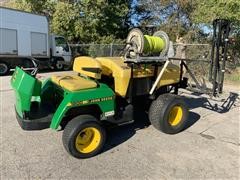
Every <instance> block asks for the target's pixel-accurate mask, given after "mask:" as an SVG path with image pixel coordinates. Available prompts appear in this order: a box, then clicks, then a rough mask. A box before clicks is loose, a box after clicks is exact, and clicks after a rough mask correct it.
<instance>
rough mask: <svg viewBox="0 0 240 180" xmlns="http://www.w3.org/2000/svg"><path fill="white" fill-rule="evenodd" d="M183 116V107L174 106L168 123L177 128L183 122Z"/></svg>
mask: <svg viewBox="0 0 240 180" xmlns="http://www.w3.org/2000/svg"><path fill="white" fill-rule="evenodd" d="M182 116H183V110H182V107H180V106H174V107H173V108H172V109H171V111H170V113H169V116H168V122H169V124H170V125H171V126H177V125H178V124H179V123H180V122H181V120H182Z"/></svg>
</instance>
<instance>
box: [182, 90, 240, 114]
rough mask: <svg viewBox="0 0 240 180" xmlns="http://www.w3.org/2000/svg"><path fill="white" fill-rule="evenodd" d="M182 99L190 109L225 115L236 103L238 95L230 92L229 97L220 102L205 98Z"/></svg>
mask: <svg viewBox="0 0 240 180" xmlns="http://www.w3.org/2000/svg"><path fill="white" fill-rule="evenodd" d="M184 99H185V102H186V103H187V104H188V106H189V108H190V109H195V108H198V107H202V108H206V109H208V110H211V111H215V112H218V113H226V112H228V111H229V110H230V109H231V108H232V107H234V106H236V102H237V101H238V100H239V94H237V93H235V92H230V93H229V96H228V97H227V98H226V99H223V100H220V101H214V100H213V101H210V100H209V99H208V98H205V97H198V98H191V97H184Z"/></svg>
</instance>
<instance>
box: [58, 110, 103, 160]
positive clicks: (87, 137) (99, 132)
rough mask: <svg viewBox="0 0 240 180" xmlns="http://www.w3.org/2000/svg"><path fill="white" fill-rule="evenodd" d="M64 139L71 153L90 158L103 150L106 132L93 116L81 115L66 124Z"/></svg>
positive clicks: (78, 156) (66, 147) (77, 156)
mask: <svg viewBox="0 0 240 180" xmlns="http://www.w3.org/2000/svg"><path fill="white" fill-rule="evenodd" d="M62 140H63V145H64V148H65V149H66V150H67V152H68V153H69V154H70V155H72V156H74V157H76V158H90V157H93V156H95V155H97V154H98V153H100V152H101V151H102V149H103V146H104V144H105V141H106V132H105V129H104V128H103V127H102V126H101V124H100V123H99V122H98V121H97V120H96V118H94V117H93V116H91V115H80V116H77V117H75V118H73V119H72V120H71V121H70V122H69V123H68V124H67V125H66V127H65V129H64V131H63V136H62Z"/></svg>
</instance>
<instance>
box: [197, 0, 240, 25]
mask: <svg viewBox="0 0 240 180" xmlns="http://www.w3.org/2000/svg"><path fill="white" fill-rule="evenodd" d="M197 1H198V3H197V8H196V10H195V11H194V13H193V17H194V21H195V22H196V23H210V22H212V21H213V20H214V19H217V18H222V19H230V20H232V21H236V20H240V1H239V0H227V1H226V0H197Z"/></svg>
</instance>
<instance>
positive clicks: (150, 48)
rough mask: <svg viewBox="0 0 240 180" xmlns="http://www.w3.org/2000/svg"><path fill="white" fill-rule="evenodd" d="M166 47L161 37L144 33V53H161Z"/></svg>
mask: <svg viewBox="0 0 240 180" xmlns="http://www.w3.org/2000/svg"><path fill="white" fill-rule="evenodd" d="M164 47H165V43H164V41H163V39H161V38H160V37H157V36H148V35H144V49H143V52H144V53H160V52H161V51H162V50H163V49H164Z"/></svg>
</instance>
